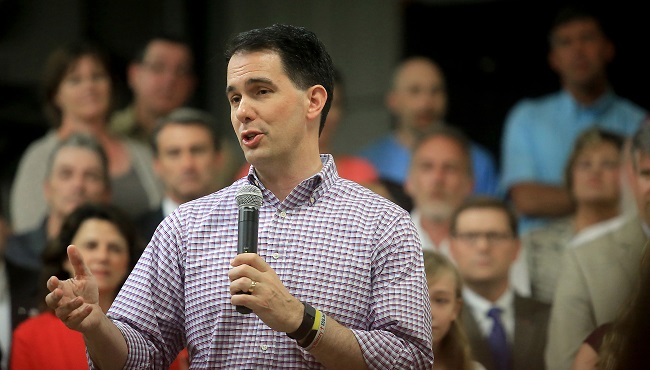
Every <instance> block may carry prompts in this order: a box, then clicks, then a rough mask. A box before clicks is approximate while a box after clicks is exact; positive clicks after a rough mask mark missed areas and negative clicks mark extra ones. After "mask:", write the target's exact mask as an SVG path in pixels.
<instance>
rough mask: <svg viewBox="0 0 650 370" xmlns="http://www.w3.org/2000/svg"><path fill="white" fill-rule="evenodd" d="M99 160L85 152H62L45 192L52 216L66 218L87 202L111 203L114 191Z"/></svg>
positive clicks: (71, 149)
mask: <svg viewBox="0 0 650 370" xmlns="http://www.w3.org/2000/svg"><path fill="white" fill-rule="evenodd" d="M106 181H107V180H106V179H105V178H104V172H103V167H102V162H101V159H100V158H99V156H98V155H97V154H96V153H94V152H92V151H90V150H88V149H85V148H77V147H65V148H62V149H61V150H59V152H58V153H57V155H56V158H55V159H54V162H53V165H52V172H51V174H50V176H49V177H48V178H47V179H45V185H44V191H45V199H47V203H48V207H49V211H50V213H53V214H57V215H59V216H61V217H65V216H67V215H68V214H70V212H72V211H73V210H74V209H75V208H77V207H78V206H79V205H81V204H83V203H86V202H98V203H104V202H108V201H109V198H110V191H109V189H108V188H107V187H106Z"/></svg>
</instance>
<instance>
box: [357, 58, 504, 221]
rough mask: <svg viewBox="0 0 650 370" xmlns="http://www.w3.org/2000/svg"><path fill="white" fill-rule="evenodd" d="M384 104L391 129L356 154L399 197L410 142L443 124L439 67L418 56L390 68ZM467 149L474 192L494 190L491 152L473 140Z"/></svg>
mask: <svg viewBox="0 0 650 370" xmlns="http://www.w3.org/2000/svg"><path fill="white" fill-rule="evenodd" d="M386 105H387V107H388V109H389V110H390V112H391V114H392V116H393V119H394V127H393V130H392V132H391V133H390V134H388V135H386V136H384V137H382V138H380V139H378V140H377V141H375V142H373V143H370V144H369V145H367V146H366V147H364V148H363V149H362V150H361V152H360V155H361V156H363V157H365V158H367V159H368V160H370V162H372V163H373V164H374V166H375V168H376V169H377V170H378V171H379V176H380V178H381V179H382V180H383V181H384V182H385V183H386V184H387V187H388V188H389V189H390V190H392V191H394V192H398V193H397V194H393V196H394V198H396V199H399V198H401V197H402V195H401V194H399V192H401V191H402V189H403V188H402V185H403V184H404V182H405V181H406V178H407V176H408V168H409V163H410V161H411V152H412V149H413V146H414V145H415V143H416V142H417V141H418V138H420V137H421V136H422V134H423V133H425V132H426V131H428V130H429V129H431V128H433V127H436V126H442V125H445V116H446V114H447V108H448V97H447V87H446V82H445V77H444V75H443V73H442V71H441V70H440V67H439V66H438V65H437V64H436V63H435V62H434V61H432V60H431V59H429V58H426V57H422V56H414V57H409V58H407V59H405V60H403V61H402V62H401V63H400V64H399V65H398V66H397V67H396V68H395V71H394V74H393V80H392V83H391V88H390V91H389V92H388V94H387V96H386ZM470 153H471V158H472V162H473V163H474V166H473V174H474V175H473V177H474V183H475V186H474V189H473V191H474V193H476V194H489V195H494V194H496V191H497V185H498V174H497V171H496V165H495V161H494V158H493V156H492V154H491V153H490V152H489V151H488V150H487V149H485V148H484V147H482V146H480V145H479V144H477V143H471V146H470ZM393 184H397V186H393ZM409 210H410V208H409Z"/></svg>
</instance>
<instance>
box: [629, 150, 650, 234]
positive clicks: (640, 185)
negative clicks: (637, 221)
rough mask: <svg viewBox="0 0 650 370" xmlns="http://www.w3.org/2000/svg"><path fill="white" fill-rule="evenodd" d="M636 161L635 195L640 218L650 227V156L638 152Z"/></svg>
mask: <svg viewBox="0 0 650 370" xmlns="http://www.w3.org/2000/svg"><path fill="white" fill-rule="evenodd" d="M634 157H635V158H634V159H633V160H635V161H636V170H635V176H634V177H635V182H634V184H635V189H634V190H635V193H636V201H637V206H638V208H639V216H640V217H641V218H642V219H643V220H644V221H645V223H646V225H650V154H645V153H641V152H638V153H636V154H635V155H634Z"/></svg>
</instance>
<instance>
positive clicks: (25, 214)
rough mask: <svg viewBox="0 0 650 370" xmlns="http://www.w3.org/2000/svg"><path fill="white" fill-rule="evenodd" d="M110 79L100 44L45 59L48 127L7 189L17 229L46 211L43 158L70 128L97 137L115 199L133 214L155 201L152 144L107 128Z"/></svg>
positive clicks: (158, 189)
mask: <svg viewBox="0 0 650 370" xmlns="http://www.w3.org/2000/svg"><path fill="white" fill-rule="evenodd" d="M113 85H114V84H113V79H112V74H111V69H110V64H109V59H108V57H107V54H106V53H105V52H104V51H103V50H102V49H101V48H99V47H98V46H96V45H92V44H87V43H81V44H71V45H66V46H62V47H60V48H58V49H56V50H55V51H54V52H52V53H51V54H50V56H49V58H48V59H47V62H46V66H45V76H44V86H43V87H44V89H43V90H44V98H45V110H46V114H47V117H48V118H49V120H50V122H51V124H52V130H50V132H48V133H47V134H46V135H45V136H44V137H42V138H40V139H38V140H36V141H34V142H33V143H31V144H30V146H29V147H28V148H27V149H26V150H25V153H24V154H23V155H22V157H21V159H20V163H19V164H18V169H17V172H16V176H15V179H14V182H13V185H12V190H11V204H10V207H11V216H12V217H11V219H12V226H13V229H14V231H15V232H21V231H26V230H30V229H33V228H36V227H37V226H38V223H39V222H40V221H41V220H42V219H43V217H44V216H45V214H46V202H45V199H44V195H43V190H42V186H43V180H44V178H45V172H46V163H47V158H49V156H50V154H51V153H52V151H53V150H54V147H55V146H56V143H57V142H58V141H60V140H62V139H64V138H66V137H68V136H69V135H70V134H71V133H73V132H85V133H88V134H90V135H92V136H94V137H95V139H96V140H97V141H98V142H99V143H100V144H101V145H102V147H103V148H104V151H105V152H106V153H107V155H108V159H109V173H110V177H111V188H112V190H113V191H112V193H113V195H112V199H113V203H114V204H117V205H118V206H120V207H122V208H123V209H125V210H126V211H128V213H129V215H130V216H131V217H132V218H134V217H137V216H139V215H140V214H142V213H144V212H145V211H147V210H149V209H152V208H154V207H156V206H157V205H158V204H159V202H160V200H161V198H162V189H161V185H160V183H159V180H158V179H157V178H156V176H155V174H154V172H153V168H152V163H153V159H152V153H151V149H150V148H149V147H147V146H146V145H145V144H142V143H139V142H136V141H134V140H132V139H128V138H125V137H120V136H115V135H113V134H111V133H110V132H109V130H108V119H109V116H110V114H111V111H112V104H113Z"/></svg>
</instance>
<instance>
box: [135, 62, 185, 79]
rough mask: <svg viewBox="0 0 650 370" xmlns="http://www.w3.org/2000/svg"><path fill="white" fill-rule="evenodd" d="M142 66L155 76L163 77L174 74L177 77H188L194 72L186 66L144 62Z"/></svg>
mask: <svg viewBox="0 0 650 370" xmlns="http://www.w3.org/2000/svg"><path fill="white" fill-rule="evenodd" d="M142 65H143V66H144V67H145V68H146V69H148V70H149V71H151V72H152V73H154V74H157V75H161V74H164V73H167V72H169V73H172V74H173V75H174V76H176V77H187V76H189V75H191V74H192V70H191V69H190V68H189V67H186V66H178V67H173V66H168V65H165V64H164V63H161V62H142Z"/></svg>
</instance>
